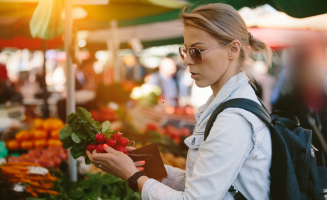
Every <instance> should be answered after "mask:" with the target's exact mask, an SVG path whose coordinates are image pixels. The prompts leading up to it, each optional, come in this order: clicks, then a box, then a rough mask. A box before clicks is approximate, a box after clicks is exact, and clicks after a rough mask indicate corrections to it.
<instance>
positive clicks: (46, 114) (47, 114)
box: [42, 40, 50, 119]
mask: <svg viewBox="0 0 327 200" xmlns="http://www.w3.org/2000/svg"><path fill="white" fill-rule="evenodd" d="M42 50H43V74H42V84H43V86H44V88H43V101H44V102H43V106H42V113H43V116H42V117H43V118H44V119H46V118H49V117H50V111H49V104H48V88H47V81H46V74H47V69H46V66H45V63H46V59H45V52H46V41H45V40H42Z"/></svg>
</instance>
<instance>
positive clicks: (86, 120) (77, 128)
mask: <svg viewBox="0 0 327 200" xmlns="http://www.w3.org/2000/svg"><path fill="white" fill-rule="evenodd" d="M67 123H68V124H69V125H68V126H65V127H64V128H62V129H61V130H60V132H59V139H60V141H61V142H62V143H63V145H62V147H63V148H64V149H68V148H71V149H70V153H71V155H72V157H73V158H74V159H77V158H79V157H80V156H86V153H85V150H86V147H87V145H88V144H91V143H95V135H96V134H97V133H101V132H104V133H105V134H106V136H107V138H109V137H110V135H111V134H112V132H111V131H110V122H109V121H105V122H104V123H103V125H102V129H101V127H100V125H99V122H97V121H94V119H92V118H91V113H89V112H88V111H87V110H86V109H84V108H81V107H78V108H77V109H76V114H75V113H71V114H69V115H68V117H67ZM85 163H86V164H90V163H91V162H90V159H89V158H87V157H86V158H85Z"/></svg>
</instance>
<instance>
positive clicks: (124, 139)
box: [119, 137, 129, 147]
mask: <svg viewBox="0 0 327 200" xmlns="http://www.w3.org/2000/svg"><path fill="white" fill-rule="evenodd" d="M128 143H129V140H128V139H127V138H125V137H122V138H121V139H120V142H119V144H120V145H121V146H123V147H126V146H127V145H128Z"/></svg>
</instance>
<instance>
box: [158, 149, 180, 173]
mask: <svg viewBox="0 0 327 200" xmlns="http://www.w3.org/2000/svg"><path fill="white" fill-rule="evenodd" d="M160 155H161V158H162V161H163V163H164V164H165V165H170V166H172V167H177V168H180V169H183V170H185V169H186V159H185V158H184V157H183V156H177V157H176V156H174V155H173V154H172V153H162V152H161V153H160Z"/></svg>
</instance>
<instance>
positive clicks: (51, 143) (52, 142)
mask: <svg viewBox="0 0 327 200" xmlns="http://www.w3.org/2000/svg"><path fill="white" fill-rule="evenodd" d="M48 146H49V147H61V146H62V142H61V141H60V140H57V139H50V140H48Z"/></svg>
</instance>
